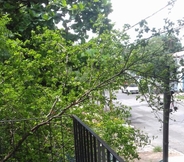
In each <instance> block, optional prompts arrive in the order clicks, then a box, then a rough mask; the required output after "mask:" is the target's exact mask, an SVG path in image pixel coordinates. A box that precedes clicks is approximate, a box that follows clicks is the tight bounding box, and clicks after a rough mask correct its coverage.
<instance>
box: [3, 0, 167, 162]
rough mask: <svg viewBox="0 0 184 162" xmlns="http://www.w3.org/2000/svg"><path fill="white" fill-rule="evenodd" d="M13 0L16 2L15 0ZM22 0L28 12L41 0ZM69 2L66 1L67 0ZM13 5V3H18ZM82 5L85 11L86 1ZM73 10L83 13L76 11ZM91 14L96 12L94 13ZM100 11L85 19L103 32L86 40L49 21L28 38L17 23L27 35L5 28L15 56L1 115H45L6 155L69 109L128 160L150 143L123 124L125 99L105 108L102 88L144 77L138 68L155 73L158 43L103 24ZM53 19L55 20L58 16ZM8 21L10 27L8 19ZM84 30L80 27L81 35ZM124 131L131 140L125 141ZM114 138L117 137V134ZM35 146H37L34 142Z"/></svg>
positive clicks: (6, 65)
mask: <svg viewBox="0 0 184 162" xmlns="http://www.w3.org/2000/svg"><path fill="white" fill-rule="evenodd" d="M8 2H9V3H10V1H8ZM18 2H21V1H17V4H19V5H22V4H24V3H23V2H25V4H24V5H23V7H21V12H22V14H23V13H27V9H29V6H30V5H31V6H32V7H38V6H39V5H37V4H36V1H33V3H31V4H28V3H27V1H22V2H21V3H18ZM54 2H56V1H54ZM64 2H65V1H62V3H64ZM85 2H86V4H88V5H89V6H90V5H92V6H93V5H94V6H96V5H95V4H96V3H97V2H98V1H95V2H93V4H92V3H88V2H87V1H85ZM103 2H104V3H105V2H106V1H103ZM42 3H45V5H43V6H41V8H42V10H44V9H46V8H47V7H45V6H47V5H48V6H49V3H48V4H47V3H46V2H45V1H42ZM27 4H28V8H27ZM50 4H51V3H50ZM70 4H73V3H72V2H70ZM98 4H101V3H100V2H99V3H98ZM76 5H77V4H73V5H69V7H71V9H75V8H76ZM88 5H87V6H88ZM9 6H11V5H9ZM108 6H109V5H108ZM11 7H12V8H13V6H11ZM11 7H10V8H11ZM39 7H40V6H39ZM66 7H67V6H65V7H64V8H66ZM78 7H79V6H78ZM5 8H6V7H5ZM92 8H93V7H92ZM97 8H98V7H97ZM77 9H79V11H80V7H79V8H77ZM87 9H89V8H86V10H87ZM23 11H25V12H23ZM67 11H68V12H69V13H71V15H72V14H74V15H77V13H75V12H74V13H73V12H71V11H70V10H67ZM74 11H75V10H74ZM7 12H8V11H7ZM81 12H82V11H81ZM102 12H104V11H102ZM2 13H4V10H2ZM79 13H80V12H79ZM82 13H83V12H82ZM91 16H92V17H93V15H91ZM98 16H99V17H98V18H99V19H98V21H96V20H97V19H95V20H94V21H92V20H85V21H84V22H85V23H86V24H85V25H87V27H86V28H85V31H86V30H87V29H90V28H92V26H91V25H92V24H93V23H94V22H95V23H94V25H95V26H94V31H98V32H99V33H100V35H98V36H97V38H94V39H91V40H90V41H88V42H86V43H84V42H82V43H81V44H80V43H78V44H77V43H76V42H73V41H70V40H74V39H72V38H71V37H70V38H69V39H68V37H67V36H68V35H67V34H68V33H67V27H68V26H66V27H65V30H63V31H62V30H57V29H54V30H53V29H52V30H51V26H48V28H46V27H42V26H45V25H43V24H42V25H40V26H37V27H36V26H34V28H31V29H33V30H30V33H29V34H28V35H27V37H26V39H22V38H23V37H24V35H26V33H23V32H20V31H19V29H16V30H15V31H14V30H13V29H11V31H14V32H13V34H15V33H16V32H17V33H19V34H20V36H19V37H18V38H21V39H18V38H17V39H16V38H15V37H9V35H8V34H7V35H6V34H5V37H4V42H5V43H4V44H5V47H6V51H7V52H8V54H9V57H8V58H7V59H5V60H4V61H2V62H0V69H1V70H0V81H1V82H0V88H1V93H0V97H1V101H0V111H1V113H0V117H1V119H12V118H31V117H38V118H39V117H42V118H43V119H42V121H41V122H39V123H37V124H36V125H35V123H34V122H33V123H30V124H29V125H28V128H29V129H28V130H26V132H24V133H23V135H18V137H17V138H16V143H17V145H16V146H15V147H14V148H11V147H10V148H11V149H10V150H9V153H8V155H7V156H5V157H4V161H5V160H7V159H10V158H11V157H12V155H13V154H14V153H15V152H16V151H17V150H18V148H20V146H22V145H23V144H24V142H25V141H26V140H27V139H28V137H30V136H31V135H32V134H34V133H35V132H37V131H39V130H40V129H41V128H43V127H42V126H46V125H47V124H48V123H49V122H50V121H52V120H54V119H56V118H57V117H61V116H63V115H64V114H65V115H71V114H76V115H78V116H80V118H82V119H84V120H85V122H86V123H88V124H89V125H91V126H92V128H93V129H94V130H95V131H96V132H98V133H99V134H100V135H101V136H102V137H103V138H104V139H105V140H106V141H108V143H109V144H110V145H111V146H112V147H113V148H114V149H117V151H118V152H119V153H122V154H123V156H124V157H125V158H126V159H127V160H128V159H133V158H137V157H138V154H137V152H136V147H137V146H138V144H140V143H141V144H142V142H143V144H144V142H145V140H146V138H145V136H142V134H141V133H140V132H139V131H137V130H134V129H133V128H130V127H129V126H128V127H126V126H122V124H125V123H127V122H128V121H127V117H129V115H130V114H129V109H128V108H127V107H126V106H124V105H120V106H119V109H118V108H117V107H115V106H114V109H113V108H112V109H111V111H108V112H104V110H103V109H104V104H105V102H104V101H108V99H107V98H105V96H102V95H101V92H102V91H104V90H106V89H108V88H111V89H112V90H114V89H116V88H117V87H119V86H121V84H122V83H124V82H125V81H130V80H131V81H132V80H133V81H135V82H138V80H137V79H136V77H135V75H132V73H133V74H136V75H138V76H143V77H147V78H151V77H152V75H150V74H152V73H153V66H154V63H155V62H153V61H152V60H157V59H158V58H159V57H160V55H155V53H156V52H157V49H156V50H153V51H152V50H149V49H147V48H146V46H147V42H146V40H145V39H139V40H138V41H137V42H135V43H131V44H129V43H128V40H129V37H128V36H127V34H126V33H124V32H120V31H115V30H111V31H105V30H104V31H103V30H101V29H103V28H106V27H107V26H106V24H104V23H100V20H103V18H104V17H103V15H98ZM101 16H102V17H101ZM39 18H40V17H39ZM45 18H46V17H45ZM105 19H106V17H105ZM70 20H72V17H70ZM89 21H90V23H89V24H88V22H89ZM91 21H92V22H91ZM51 22H52V23H53V21H51ZM63 22H64V21H63ZM66 22H67V21H66ZM6 23H7V21H5V20H3V19H2V21H1V24H5V25H3V28H0V30H1V29H5V30H6V33H9V32H10V31H9V30H8V29H7V28H6ZM12 23H13V22H12ZM25 24H27V23H25ZM88 25H89V26H88ZM7 27H8V28H9V26H8V25H7ZM9 29H10V28H9ZM95 29H96V30H95ZM97 29H98V30H97ZM23 31H25V30H23ZM78 31H82V29H78ZM78 31H77V32H78ZM102 31H103V32H102ZM77 32H76V33H77ZM4 33H5V32H4ZM66 35H67V36H66ZM80 36H81V35H80V32H79V35H78V38H80ZM150 56H151V57H152V59H150V58H151V57H150ZM161 73H162V74H163V76H164V75H165V72H164V70H163V71H161V72H160V73H159V74H161ZM155 78H156V77H155ZM157 78H158V75H157ZM99 100H100V101H101V103H102V104H100V105H98V104H96V101H99ZM93 121H94V122H93ZM97 122H98V123H99V125H98V126H97V124H96V123H97ZM70 124H71V123H68V124H67V126H68V127H69V126H70ZM19 128H20V129H21V128H22V127H21V126H20V127H19ZM47 129H48V128H47ZM47 129H46V130H47ZM43 131H45V130H43ZM66 133H67V130H66ZM55 134H56V136H57V137H58V136H59V134H57V132H55ZM3 137H4V138H5V137H6V134H4V133H3ZM121 137H124V138H123V139H126V140H125V141H123V139H122V138H121ZM130 137H131V138H130ZM139 137H140V138H139ZM112 138H114V141H112V140H111V139H112ZM5 139H6V138H5ZM137 139H138V142H137V141H136V140H137ZM33 140H34V139H33ZM139 140H140V141H139ZM142 140H143V141H142ZM135 141H136V143H135ZM122 145H124V147H123V148H122V147H120V146H122ZM30 147H31V146H30ZM43 147H44V146H43ZM31 148H33V149H32V150H34V144H33V145H32V147H31ZM30 156H31V155H30Z"/></svg>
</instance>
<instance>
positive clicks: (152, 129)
mask: <svg viewBox="0 0 184 162" xmlns="http://www.w3.org/2000/svg"><path fill="white" fill-rule="evenodd" d="M116 96H117V98H118V100H119V101H120V102H122V103H123V104H125V105H128V106H131V107H132V111H131V114H132V117H131V121H132V125H134V126H135V127H136V128H138V129H140V130H142V131H144V132H145V133H147V134H148V135H149V137H151V138H150V139H151V144H152V145H154V146H161V147H162V141H163V140H162V138H163V131H162V123H161V122H158V120H157V119H156V118H155V115H154V113H151V108H150V107H148V104H147V103H146V102H140V101H136V95H135V94H132V95H127V94H123V93H121V91H119V92H117V93H116ZM177 106H178V108H179V110H178V111H177V112H175V113H173V114H171V115H170V117H171V118H172V119H175V120H176V121H173V120H170V123H169V147H170V148H172V149H175V150H177V151H179V152H182V153H184V102H183V103H182V102H178V103H177ZM157 114H158V116H159V117H160V118H161V119H162V117H163V113H162V111H159V112H158V113H157ZM153 136H154V137H157V138H156V139H154V140H152V137H153Z"/></svg>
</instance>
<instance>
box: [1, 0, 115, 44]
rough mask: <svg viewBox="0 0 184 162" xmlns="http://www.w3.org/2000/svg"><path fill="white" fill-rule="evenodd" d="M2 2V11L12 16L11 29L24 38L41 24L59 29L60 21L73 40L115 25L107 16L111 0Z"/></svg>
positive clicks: (64, 35)
mask: <svg viewBox="0 0 184 162" xmlns="http://www.w3.org/2000/svg"><path fill="white" fill-rule="evenodd" d="M0 6H1V9H0V15H5V14H8V15H9V17H10V18H11V22H9V24H8V25H7V27H8V29H9V30H11V31H12V32H13V33H16V34H18V35H17V36H19V38H21V39H23V40H26V39H29V38H30V36H31V33H30V31H31V30H36V27H37V26H41V27H48V28H49V29H55V28H56V24H58V23H61V24H62V25H61V26H62V29H63V31H64V32H63V37H65V38H66V39H67V40H73V41H75V40H79V39H81V40H83V41H84V38H85V37H87V31H89V30H92V31H93V32H95V33H102V32H103V30H106V29H111V28H112V25H110V20H109V19H108V17H107V16H108V14H109V13H110V12H111V11H112V10H111V3H110V1H109V0H103V1H99V0H94V1H88V0H80V1H71V0H68V1H66V0H41V1H40V0H39V1H38V0H33V1H29V0H14V1H11V0H2V1H0ZM99 22H100V23H99Z"/></svg>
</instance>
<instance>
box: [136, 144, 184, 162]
mask: <svg viewBox="0 0 184 162" xmlns="http://www.w3.org/2000/svg"><path fill="white" fill-rule="evenodd" d="M153 149H154V146H152V145H147V146H145V147H144V148H139V149H138V152H139V156H140V158H141V159H140V160H134V161H133V162H163V161H162V159H163V152H154V151H153ZM169 162H184V154H182V153H181V152H178V151H176V150H174V149H169Z"/></svg>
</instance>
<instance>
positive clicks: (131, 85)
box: [129, 84, 137, 87]
mask: <svg viewBox="0 0 184 162" xmlns="http://www.w3.org/2000/svg"><path fill="white" fill-rule="evenodd" d="M129 87H137V85H136V84H130V85H129Z"/></svg>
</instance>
